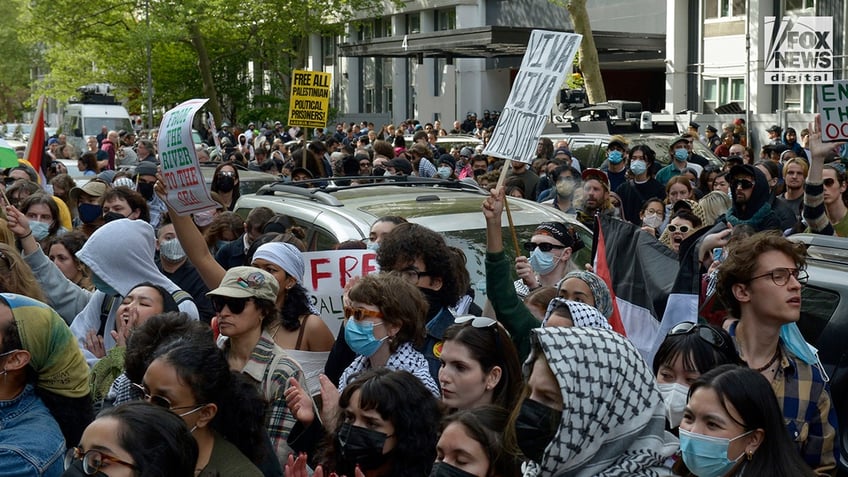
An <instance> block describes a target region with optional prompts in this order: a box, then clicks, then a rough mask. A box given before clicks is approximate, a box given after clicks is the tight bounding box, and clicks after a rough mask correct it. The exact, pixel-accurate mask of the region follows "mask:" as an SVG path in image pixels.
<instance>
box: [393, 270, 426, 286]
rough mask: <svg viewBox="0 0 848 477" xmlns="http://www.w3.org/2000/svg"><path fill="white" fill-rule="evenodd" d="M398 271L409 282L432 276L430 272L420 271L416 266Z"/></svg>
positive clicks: (416, 281)
mask: <svg viewBox="0 0 848 477" xmlns="http://www.w3.org/2000/svg"><path fill="white" fill-rule="evenodd" d="M398 273H400V276H402V277H403V278H404V280H406V281H408V282H409V283H418V280H420V279H421V277H429V276H430V272H419V271H418V269H416V268H406V269H403V270H400V271H399V272H398Z"/></svg>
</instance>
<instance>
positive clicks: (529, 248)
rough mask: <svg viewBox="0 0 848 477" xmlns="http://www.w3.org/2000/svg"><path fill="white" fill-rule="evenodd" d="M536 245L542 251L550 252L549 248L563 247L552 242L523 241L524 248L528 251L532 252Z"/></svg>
mask: <svg viewBox="0 0 848 477" xmlns="http://www.w3.org/2000/svg"><path fill="white" fill-rule="evenodd" d="M536 247H538V248H539V250H541V251H543V252H550V251H551V250H553V249H555V248H565V246H563V245H554V244H551V243H547V242H542V243H536V242H524V250H527V251H528V252H532V251H534V250H536Z"/></svg>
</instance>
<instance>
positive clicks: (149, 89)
mask: <svg viewBox="0 0 848 477" xmlns="http://www.w3.org/2000/svg"><path fill="white" fill-rule="evenodd" d="M144 16H145V21H146V22H147V35H146V43H147V45H146V46H147V128H148V129H151V128H153V75H152V73H151V71H150V70H151V66H150V63H151V53H150V0H145V1H144Z"/></svg>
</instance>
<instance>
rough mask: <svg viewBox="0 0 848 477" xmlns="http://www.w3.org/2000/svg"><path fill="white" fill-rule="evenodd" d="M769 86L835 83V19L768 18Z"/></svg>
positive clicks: (765, 22)
mask: <svg viewBox="0 0 848 477" xmlns="http://www.w3.org/2000/svg"><path fill="white" fill-rule="evenodd" d="M763 32H764V33H765V34H764V35H763V38H764V40H763V41H764V44H765V47H764V50H763V51H765V55H766V57H765V58H764V60H763V63H764V64H765V68H764V73H763V80H764V83H765V84H800V83H806V84H830V83H832V82H833V17H801V16H793V17H789V16H787V17H783V18H777V17H765V18H764V20H763Z"/></svg>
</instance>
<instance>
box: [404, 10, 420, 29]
mask: <svg viewBox="0 0 848 477" xmlns="http://www.w3.org/2000/svg"><path fill="white" fill-rule="evenodd" d="M406 32H407V33H409V34H413V33H421V14H420V13H409V14H407V15H406Z"/></svg>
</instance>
